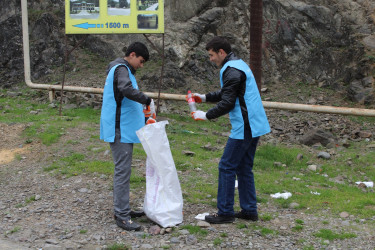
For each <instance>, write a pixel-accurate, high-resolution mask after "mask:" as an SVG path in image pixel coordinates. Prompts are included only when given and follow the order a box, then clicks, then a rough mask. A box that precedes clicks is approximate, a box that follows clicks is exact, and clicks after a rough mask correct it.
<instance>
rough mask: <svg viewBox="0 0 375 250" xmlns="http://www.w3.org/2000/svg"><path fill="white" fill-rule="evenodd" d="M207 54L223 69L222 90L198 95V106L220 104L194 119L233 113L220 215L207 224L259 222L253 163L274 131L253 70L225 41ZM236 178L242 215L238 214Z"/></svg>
mask: <svg viewBox="0 0 375 250" xmlns="http://www.w3.org/2000/svg"><path fill="white" fill-rule="evenodd" d="M206 50H207V51H208V55H209V57H210V61H211V62H214V63H215V64H216V65H217V66H218V67H221V70H220V86H221V90H220V91H217V92H211V93H208V94H206V95H202V94H198V93H194V94H193V98H194V99H195V101H196V102H206V101H207V102H217V105H216V106H215V107H213V108H211V109H210V110H208V111H207V113H206V112H203V111H201V110H197V111H195V112H192V117H193V119H195V120H196V121H199V120H202V121H203V120H211V119H215V118H217V117H219V116H222V115H225V114H228V113H229V118H230V123H231V125H232V130H231V134H230V136H229V138H228V142H227V144H226V146H225V149H224V153H223V156H222V157H221V160H220V163H219V185H218V194H217V208H218V212H217V213H214V214H211V215H208V216H206V217H205V220H206V221H207V222H209V223H213V224H220V223H231V222H233V221H234V220H235V218H236V217H237V218H241V219H246V220H252V221H257V220H258V211H257V202H256V191H255V183H254V175H253V171H252V169H253V162H254V156H255V151H256V147H257V144H258V141H259V137H260V136H261V135H264V134H267V133H269V132H270V131H271V129H270V126H269V124H268V120H267V116H266V113H265V111H264V108H263V104H262V100H261V98H260V94H259V91H258V87H257V84H256V82H255V79H254V76H253V73H252V72H251V70H250V68H249V66H248V65H247V64H246V63H245V62H244V61H243V60H241V59H240V58H238V57H237V56H235V55H234V53H233V52H232V50H231V46H230V44H229V43H228V42H227V40H226V39H225V38H223V37H214V38H213V39H212V40H211V41H210V42H208V43H207V45H206ZM236 176H237V180H238V194H239V199H240V206H241V211H239V212H236V213H235V212H234V210H233V205H234V190H235V181H236Z"/></svg>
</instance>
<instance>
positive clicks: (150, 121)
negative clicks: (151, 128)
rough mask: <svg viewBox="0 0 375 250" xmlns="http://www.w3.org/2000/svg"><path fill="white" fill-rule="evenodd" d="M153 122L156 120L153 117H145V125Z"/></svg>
mask: <svg viewBox="0 0 375 250" xmlns="http://www.w3.org/2000/svg"><path fill="white" fill-rule="evenodd" d="M153 123H156V120H155V119H153V118H151V117H149V118H148V119H147V121H146V125H150V124H153Z"/></svg>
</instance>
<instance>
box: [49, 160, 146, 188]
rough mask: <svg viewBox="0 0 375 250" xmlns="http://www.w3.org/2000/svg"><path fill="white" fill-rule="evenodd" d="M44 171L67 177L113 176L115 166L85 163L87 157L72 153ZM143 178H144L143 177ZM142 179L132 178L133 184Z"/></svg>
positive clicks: (102, 162)
mask: <svg viewBox="0 0 375 250" xmlns="http://www.w3.org/2000/svg"><path fill="white" fill-rule="evenodd" d="M43 170H44V171H46V172H48V171H53V172H54V173H56V174H63V175H66V176H67V177H71V176H75V175H79V174H82V173H99V174H108V175H109V174H113V171H114V166H113V163H112V162H111V161H97V160H95V161H85V155H83V154H80V153H71V154H70V155H69V156H66V157H61V158H58V159H56V161H55V162H53V163H52V164H51V165H50V166H47V167H44V168H43ZM132 176H133V175H132ZM142 178H143V177H142ZM142 178H141V177H139V178H138V177H133V179H132V177H131V179H130V180H131V182H140V181H141V180H142ZM143 179H144V178H143Z"/></svg>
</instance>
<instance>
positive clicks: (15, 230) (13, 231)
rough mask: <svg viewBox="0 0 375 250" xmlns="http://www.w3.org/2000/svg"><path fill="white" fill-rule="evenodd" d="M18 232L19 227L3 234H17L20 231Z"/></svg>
mask: <svg viewBox="0 0 375 250" xmlns="http://www.w3.org/2000/svg"><path fill="white" fill-rule="evenodd" d="M20 230H21V227H20V226H15V227H14V228H13V229H12V230H10V231H7V232H6V233H5V235H8V234H13V233H17V232H18V231H20Z"/></svg>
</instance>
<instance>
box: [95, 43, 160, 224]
mask: <svg viewBox="0 0 375 250" xmlns="http://www.w3.org/2000/svg"><path fill="white" fill-rule="evenodd" d="M148 59H149V52H148V49H147V47H146V46H145V45H144V44H143V43H140V42H135V43H132V44H131V45H130V46H129V47H128V49H127V51H126V53H125V57H124V58H117V59H116V60H114V61H112V62H110V63H109V65H108V69H107V79H106V82H105V86H104V92H103V104H102V112H101V117H100V139H102V140H104V141H106V142H109V145H110V147H111V151H112V157H113V162H114V164H115V171H114V176H113V202H114V218H115V221H116V224H117V225H118V226H119V227H121V228H123V229H125V230H128V231H131V230H135V231H138V230H140V229H141V226H140V225H138V224H137V223H135V222H133V221H132V220H131V218H132V217H139V216H142V215H144V213H143V212H142V211H132V210H131V209H130V204H129V189H130V187H129V184H130V175H131V162H132V154H133V143H139V142H140V141H139V139H138V137H137V135H136V133H135V131H137V130H139V129H140V128H142V127H143V126H144V125H145V122H146V123H147V124H150V123H154V122H155V120H154V119H153V118H155V114H150V113H151V111H152V112H154V111H155V107H154V102H153V100H152V99H151V98H150V97H148V96H147V95H145V94H144V93H142V92H141V91H139V89H138V85H137V81H136V79H135V76H134V74H135V72H136V70H137V69H139V68H142V67H143V64H144V63H145V62H146V61H147V60H148ZM142 104H145V105H146V106H147V108H148V109H147V110H143V105H142ZM150 110H151V111H150ZM147 111H148V112H147ZM146 116H147V117H146ZM151 116H152V117H153V118H152V117H151ZM145 117H146V120H145Z"/></svg>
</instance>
